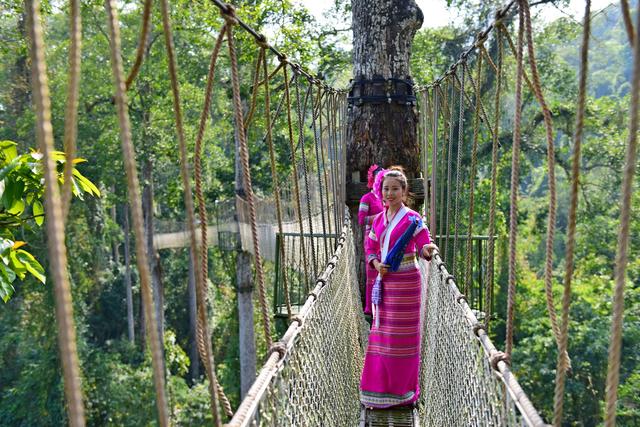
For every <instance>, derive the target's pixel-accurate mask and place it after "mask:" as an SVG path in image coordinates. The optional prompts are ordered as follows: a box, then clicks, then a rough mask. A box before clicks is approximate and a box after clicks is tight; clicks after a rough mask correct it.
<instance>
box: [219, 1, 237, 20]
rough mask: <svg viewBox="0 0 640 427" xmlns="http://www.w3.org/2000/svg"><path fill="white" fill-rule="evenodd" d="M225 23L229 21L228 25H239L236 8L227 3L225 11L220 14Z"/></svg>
mask: <svg viewBox="0 0 640 427" xmlns="http://www.w3.org/2000/svg"><path fill="white" fill-rule="evenodd" d="M220 14H221V15H222V17H223V18H224V20H225V21H227V24H228V25H235V24H237V23H238V18H236V8H235V7H233V5H232V4H230V3H226V4H225V5H224V10H222V11H221V12H220Z"/></svg>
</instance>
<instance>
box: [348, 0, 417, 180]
mask: <svg viewBox="0 0 640 427" xmlns="http://www.w3.org/2000/svg"><path fill="white" fill-rule="evenodd" d="M351 8H352V25H353V76H354V80H355V86H354V95H360V96H363V97H364V98H363V99H362V103H359V102H355V103H354V105H353V106H352V108H351V113H350V114H349V117H348V125H347V126H348V129H349V131H350V135H349V140H348V146H347V182H349V180H351V179H352V178H353V175H355V178H356V180H355V181H364V178H365V177H366V171H367V169H368V168H369V166H370V165H371V164H372V163H381V164H382V165H384V166H389V165H391V164H401V165H403V166H404V167H405V170H406V171H407V173H408V175H409V177H414V176H416V175H417V173H418V172H419V169H420V160H419V159H420V156H419V146H418V141H417V122H418V118H417V113H416V110H415V108H413V106H411V105H407V103H406V102H396V101H393V102H386V100H379V99H376V100H373V99H367V98H368V97H371V96H383V97H384V98H388V96H387V95H393V94H394V93H398V92H408V91H409V90H410V86H409V85H406V84H403V83H402V82H399V81H397V80H392V79H399V80H405V81H409V80H410V79H411V73H410V69H409V60H410V56H411V46H412V43H413V37H414V36H415V34H416V32H417V31H418V29H419V28H420V26H421V25H422V21H423V15H422V11H421V10H420V8H419V7H418V6H417V4H416V3H415V1H414V0H351ZM374 79H375V80H376V81H375V82H372V80H374ZM382 79H384V81H382ZM378 81H380V83H378ZM358 82H365V83H364V85H362V86H360V87H358ZM369 82H370V83H369ZM354 172H359V176H358V175H357V174H354ZM352 174H353V175H352Z"/></svg>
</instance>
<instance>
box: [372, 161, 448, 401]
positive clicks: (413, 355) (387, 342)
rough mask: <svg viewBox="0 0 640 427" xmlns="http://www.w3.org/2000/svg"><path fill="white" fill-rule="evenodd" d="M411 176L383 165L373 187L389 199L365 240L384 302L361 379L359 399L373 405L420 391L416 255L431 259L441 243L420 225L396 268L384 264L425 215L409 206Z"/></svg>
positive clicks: (378, 309) (407, 397) (412, 396)
mask: <svg viewBox="0 0 640 427" xmlns="http://www.w3.org/2000/svg"><path fill="white" fill-rule="evenodd" d="M407 187H408V186H407V178H406V176H405V175H404V174H403V173H402V172H401V171H399V170H383V171H381V172H380V173H379V174H378V176H377V177H376V180H375V183H374V188H373V190H374V191H375V192H376V193H378V197H380V198H381V199H382V200H383V201H384V204H385V208H384V211H383V213H381V214H379V215H377V216H376V217H375V218H374V220H373V223H372V226H371V231H370V232H369V235H368V236H367V239H366V244H365V248H366V261H367V263H368V264H371V266H372V267H374V268H375V269H376V271H377V272H378V273H380V275H381V276H382V284H383V285H382V289H381V294H380V302H379V303H378V304H377V306H376V313H375V316H378V318H379V326H377V327H376V325H375V322H374V324H373V326H372V328H371V331H370V333H369V343H368V346H367V352H366V356H365V360H364V368H363V370H362V377H361V380H360V402H361V403H362V404H363V405H364V406H366V407H368V408H389V407H392V406H402V405H409V404H413V403H414V402H415V401H416V400H417V399H418V396H419V394H420V386H419V383H418V374H419V371H420V295H421V282H422V281H421V274H420V270H419V268H418V263H417V259H416V256H417V255H419V256H422V257H424V258H426V259H430V258H431V255H432V251H433V249H435V248H436V245H435V244H433V243H432V242H431V238H430V236H429V230H428V229H427V227H426V226H425V225H424V223H423V222H422V223H420V225H419V226H418V227H417V228H416V230H415V232H414V233H413V235H412V237H411V238H410V240H409V243H408V244H407V246H406V249H405V251H404V258H403V260H402V262H401V264H400V267H399V268H398V270H397V271H394V272H392V271H389V266H388V265H386V264H383V260H384V259H385V258H386V254H387V252H388V251H390V250H391V248H393V245H394V244H395V242H396V241H397V240H398V239H399V238H400V236H402V235H403V234H404V232H405V230H406V229H407V228H408V227H409V225H410V223H411V222H412V221H413V219H414V218H416V217H417V218H420V214H419V213H417V212H415V211H413V210H411V209H409V208H408V207H406V206H405V205H404V202H405V201H406V198H407V194H408V188H407Z"/></svg>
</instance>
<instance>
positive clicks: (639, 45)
mask: <svg viewBox="0 0 640 427" xmlns="http://www.w3.org/2000/svg"><path fill="white" fill-rule="evenodd" d="M636 28H638V29H640V10H638V11H637V12H636ZM632 46H633V75H632V76H633V77H632V83H631V107H630V109H629V110H630V111H629V116H630V119H629V133H628V135H629V136H628V140H627V152H626V154H625V166H624V172H623V181H622V201H621V202H622V203H621V209H620V228H619V230H618V250H617V253H616V267H615V273H614V277H615V283H616V285H615V289H614V294H613V319H612V321H611V341H610V343H609V359H608V370H607V387H606V416H605V426H607V427H612V426H614V425H615V423H616V400H617V398H618V382H619V380H620V352H621V347H622V317H623V314H624V286H625V280H626V270H627V261H628V259H629V253H628V251H629V225H630V215H631V193H632V191H633V178H634V174H635V171H636V162H637V159H638V152H637V151H638V98H639V97H640V31H636V33H635V38H634V40H633V43H632Z"/></svg>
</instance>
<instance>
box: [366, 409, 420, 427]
mask: <svg viewBox="0 0 640 427" xmlns="http://www.w3.org/2000/svg"><path fill="white" fill-rule="evenodd" d="M418 425H420V422H419V420H418V410H417V409H416V408H414V407H412V406H403V407H400V408H391V409H368V408H365V407H364V406H363V407H362V408H361V410H360V427H382V426H384V427H413V426H418Z"/></svg>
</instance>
